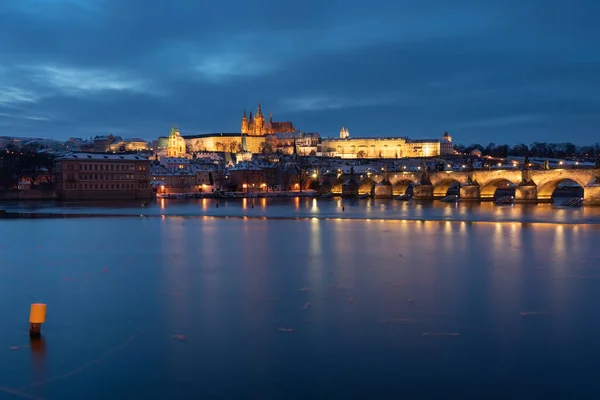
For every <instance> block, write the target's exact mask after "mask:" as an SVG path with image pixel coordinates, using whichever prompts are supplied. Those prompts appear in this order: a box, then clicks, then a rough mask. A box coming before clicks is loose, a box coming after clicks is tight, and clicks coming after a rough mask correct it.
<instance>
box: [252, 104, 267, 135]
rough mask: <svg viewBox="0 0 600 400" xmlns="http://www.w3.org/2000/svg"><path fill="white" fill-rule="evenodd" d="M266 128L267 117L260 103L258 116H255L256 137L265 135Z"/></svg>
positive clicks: (257, 111)
mask: <svg viewBox="0 0 600 400" xmlns="http://www.w3.org/2000/svg"><path fill="white" fill-rule="evenodd" d="M264 128H265V116H264V115H263V113H262V110H261V109H260V102H259V103H258V109H257V110H256V114H255V115H254V134H255V135H263V134H264V132H263V131H264Z"/></svg>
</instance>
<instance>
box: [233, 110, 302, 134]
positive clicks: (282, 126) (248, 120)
mask: <svg viewBox="0 0 600 400" xmlns="http://www.w3.org/2000/svg"><path fill="white" fill-rule="evenodd" d="M295 131H296V128H294V125H293V124H292V123H291V122H273V114H272V113H269V121H266V120H265V116H264V115H263V113H262V110H261V109H260V103H258V110H256V114H255V115H254V117H253V116H252V112H250V116H249V117H246V110H244V116H243V117H242V129H241V132H242V133H243V134H246V135H248V136H265V135H272V134H274V133H287V132H295Z"/></svg>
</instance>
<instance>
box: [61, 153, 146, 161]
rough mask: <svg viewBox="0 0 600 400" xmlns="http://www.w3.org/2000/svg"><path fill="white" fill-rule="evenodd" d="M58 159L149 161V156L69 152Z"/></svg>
mask: <svg viewBox="0 0 600 400" xmlns="http://www.w3.org/2000/svg"><path fill="white" fill-rule="evenodd" d="M58 160H96V161H101V160H106V161H124V160H125V161H148V158H147V157H144V156H139V155H136V154H104V153H68V154H65V155H63V156H61V157H59V158H58Z"/></svg>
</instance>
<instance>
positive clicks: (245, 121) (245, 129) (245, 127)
mask: <svg viewBox="0 0 600 400" xmlns="http://www.w3.org/2000/svg"><path fill="white" fill-rule="evenodd" d="M242 133H246V134H247V133H248V118H246V110H244V116H243V117H242Z"/></svg>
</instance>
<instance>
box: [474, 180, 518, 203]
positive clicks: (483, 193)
mask: <svg viewBox="0 0 600 400" xmlns="http://www.w3.org/2000/svg"><path fill="white" fill-rule="evenodd" d="M518 183H519V182H511V181H510V180H508V179H506V178H495V179H492V180H490V181H488V182H486V183H485V185H482V186H480V187H481V189H480V191H479V196H480V197H481V200H493V199H494V197H495V196H496V191H497V190H498V189H501V188H506V189H508V188H510V187H511V185H516V184H518ZM513 196H514V193H513Z"/></svg>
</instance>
